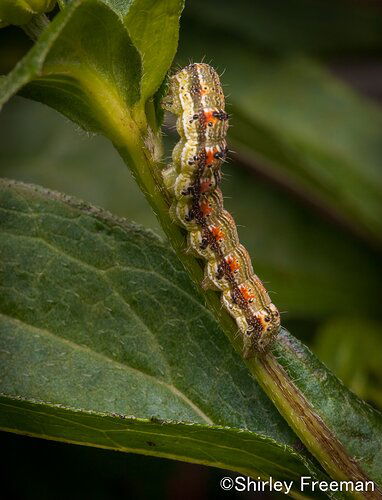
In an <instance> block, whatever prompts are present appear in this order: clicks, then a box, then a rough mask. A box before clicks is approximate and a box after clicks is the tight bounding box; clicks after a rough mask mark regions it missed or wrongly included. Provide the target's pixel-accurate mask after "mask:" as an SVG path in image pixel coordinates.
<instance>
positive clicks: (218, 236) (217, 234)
mask: <svg viewBox="0 0 382 500" xmlns="http://www.w3.org/2000/svg"><path fill="white" fill-rule="evenodd" d="M211 233H212V234H213V236H214V238H215V240H217V241H221V240H224V232H223V231H222V230H221V229H220V227H217V226H213V227H212V228H211Z"/></svg>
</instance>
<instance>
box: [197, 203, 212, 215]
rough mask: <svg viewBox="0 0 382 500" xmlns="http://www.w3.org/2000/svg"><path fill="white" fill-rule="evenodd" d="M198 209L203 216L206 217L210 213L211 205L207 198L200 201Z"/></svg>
mask: <svg viewBox="0 0 382 500" xmlns="http://www.w3.org/2000/svg"><path fill="white" fill-rule="evenodd" d="M200 211H201V212H202V214H203V215H204V217H208V216H209V215H211V213H212V207H211V205H210V204H209V202H208V201H207V200H204V201H202V202H201V203H200Z"/></svg>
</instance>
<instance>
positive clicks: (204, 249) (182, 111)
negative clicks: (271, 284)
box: [161, 63, 280, 357]
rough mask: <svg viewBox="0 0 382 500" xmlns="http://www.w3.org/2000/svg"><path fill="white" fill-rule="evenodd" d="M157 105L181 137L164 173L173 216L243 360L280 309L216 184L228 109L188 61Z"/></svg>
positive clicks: (265, 341) (211, 74)
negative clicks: (239, 340) (238, 336)
mask: <svg viewBox="0 0 382 500" xmlns="http://www.w3.org/2000/svg"><path fill="white" fill-rule="evenodd" d="M161 104H162V108H163V109H164V110H166V111H169V112H171V113H173V114H175V115H177V117H178V118H177V131H178V133H179V136H180V140H179V142H178V143H177V144H176V146H175V148H174V150H173V152H172V163H171V164H170V165H169V166H167V167H166V168H165V169H164V170H163V171H162V175H163V182H164V185H165V187H166V189H167V190H168V192H169V193H170V196H171V200H172V203H171V207H170V216H171V218H172V220H173V221H174V222H175V223H176V224H178V225H180V226H182V227H183V228H185V229H186V230H187V234H188V236H187V238H188V245H187V251H188V252H190V253H192V254H194V255H195V256H196V257H199V258H201V259H203V260H205V261H206V265H205V272H204V279H203V282H202V286H203V287H204V288H211V289H215V290H219V291H220V292H221V301H222V304H223V306H224V308H225V309H226V310H227V311H228V312H229V314H230V315H231V316H232V317H233V318H234V319H235V320H236V323H237V326H238V328H239V331H240V332H241V333H242V335H243V345H244V352H243V355H244V357H251V356H252V355H253V354H254V353H255V352H265V351H267V350H268V349H269V347H270V346H271V344H272V341H273V340H274V338H275V337H276V336H277V334H278V331H279V329H280V314H279V312H278V310H277V308H276V307H275V306H274V305H273V304H272V301H271V299H270V298H269V295H268V293H267V291H266V290H265V288H264V285H263V284H262V282H261V281H260V279H259V278H258V277H257V276H256V274H254V272H253V268H252V263H251V259H250V256H249V254H248V252H247V250H246V249H245V248H244V246H243V245H241V244H240V242H239V237H238V232H237V228H236V224H235V221H234V219H233V217H232V216H231V214H230V213H229V212H227V210H225V209H224V206H223V195H222V192H221V190H220V187H219V185H220V180H221V166H222V164H223V162H224V161H225V159H226V157H227V153H228V148H227V144H226V139H225V137H226V133H227V129H228V114H227V113H226V112H225V99H224V93H223V90H222V87H221V84H220V79H219V76H218V74H217V73H216V71H215V70H214V69H213V68H212V67H211V66H209V65H208V64H205V63H194V64H190V65H189V66H187V67H185V68H183V69H182V70H180V71H178V72H177V73H176V74H174V75H173V76H171V77H170V78H169V85H168V90H167V93H166V95H165V96H164V97H163V99H162V102H161Z"/></svg>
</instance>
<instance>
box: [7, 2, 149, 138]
mask: <svg viewBox="0 0 382 500" xmlns="http://www.w3.org/2000/svg"><path fill="white" fill-rule="evenodd" d="M105 40H107V43H105ZM79 61H81V64H80V65H79V64H78V63H79ZM122 61H124V64H121V62H122ZM140 79H141V59H140V55H139V53H138V51H137V50H136V49H135V47H134V46H133V45H132V44H131V40H130V38H129V35H128V33H127V31H126V29H125V28H124V26H123V24H122V23H121V21H120V20H119V18H118V16H117V14H116V13H114V12H113V11H112V10H111V9H110V8H109V7H107V6H106V5H105V4H103V3H102V2H99V1H96V0H74V1H73V2H71V3H70V4H69V5H68V7H66V8H65V9H64V10H63V11H62V12H61V13H60V14H58V15H57V16H56V17H55V19H54V20H53V22H52V23H51V25H50V26H49V27H48V28H47V29H46V30H45V31H44V32H43V34H42V35H41V37H40V39H39V40H38V42H37V43H36V44H35V45H34V47H33V48H32V49H31V50H30V52H29V53H28V54H27V55H26V56H25V58H24V59H23V60H22V61H21V62H20V63H19V65H18V66H16V68H15V69H14V70H13V71H12V72H11V73H10V74H9V75H8V76H7V78H5V79H4V80H3V81H2V84H1V87H0V95H1V100H0V105H1V104H3V103H4V102H6V100H8V99H9V98H10V97H11V96H12V95H13V94H15V93H16V92H19V91H20V89H21V88H22V87H23V86H24V85H26V84H27V83H29V85H28V86H27V88H26V89H24V90H23V95H25V96H27V97H30V98H32V99H35V100H37V101H41V102H43V103H45V104H48V105H50V106H52V107H53V108H55V109H57V110H58V111H60V112H61V113H63V114H64V115H66V116H67V117H68V118H70V119H71V120H73V121H74V122H76V123H78V124H79V125H80V126H81V127H82V128H84V129H85V130H90V131H93V132H100V131H103V130H104V129H105V127H106V126H107V124H108V122H109V121H113V120H124V121H125V122H127V123H129V121H130V122H131V118H130V113H129V110H131V108H132V107H133V106H134V104H136V103H137V102H138V101H139V97H140V90H139V87H140ZM121 110H124V113H123V114H122V115H121Z"/></svg>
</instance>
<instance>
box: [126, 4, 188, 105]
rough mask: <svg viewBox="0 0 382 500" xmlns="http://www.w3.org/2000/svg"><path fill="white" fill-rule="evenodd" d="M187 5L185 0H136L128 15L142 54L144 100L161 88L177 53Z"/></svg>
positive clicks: (142, 93) (132, 37) (131, 33)
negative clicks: (184, 5)
mask: <svg viewBox="0 0 382 500" xmlns="http://www.w3.org/2000/svg"><path fill="white" fill-rule="evenodd" d="M183 4H184V0H136V1H133V2H131V4H130V7H129V10H128V12H127V14H126V16H125V17H124V22H125V25H126V27H127V29H128V31H129V33H130V36H131V39H132V41H133V43H134V45H135V46H136V47H137V48H138V50H139V52H140V53H141V55H142V64H143V77H142V86H141V95H142V99H143V100H144V101H146V99H148V98H149V97H151V96H152V95H153V94H154V93H155V92H156V91H157V90H158V88H159V86H160V85H161V83H162V81H163V79H164V77H165V76H166V73H167V71H168V68H169V67H170V65H171V62H172V60H173V58H174V56H175V52H176V49H177V46H178V36H179V35H178V31H179V17H180V14H181V12H182V9H183ZM164 33H165V36H163V34H164Z"/></svg>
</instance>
